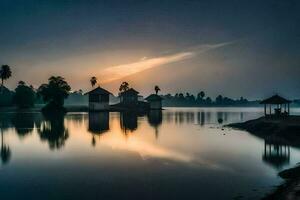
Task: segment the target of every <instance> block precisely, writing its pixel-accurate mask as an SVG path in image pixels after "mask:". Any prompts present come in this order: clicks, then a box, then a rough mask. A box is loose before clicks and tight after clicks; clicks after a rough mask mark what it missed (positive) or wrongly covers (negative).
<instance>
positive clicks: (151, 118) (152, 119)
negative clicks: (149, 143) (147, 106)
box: [148, 110, 162, 138]
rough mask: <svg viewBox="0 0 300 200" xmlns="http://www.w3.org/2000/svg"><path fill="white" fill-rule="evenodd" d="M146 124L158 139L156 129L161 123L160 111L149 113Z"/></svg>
mask: <svg viewBox="0 0 300 200" xmlns="http://www.w3.org/2000/svg"><path fill="white" fill-rule="evenodd" d="M148 122H149V124H150V126H152V127H154V128H155V137H156V138H158V135H159V130H158V127H159V126H160V125H161V123H162V111H161V110H151V111H149V113H148Z"/></svg>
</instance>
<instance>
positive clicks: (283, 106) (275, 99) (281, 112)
mask: <svg viewBox="0 0 300 200" xmlns="http://www.w3.org/2000/svg"><path fill="white" fill-rule="evenodd" d="M291 102H292V101H290V100H288V99H285V98H283V97H281V96H279V95H274V96H272V97H270V98H267V99H265V100H263V101H261V102H260V104H264V113H265V116H287V115H289V114H290V103H291ZM272 105H273V106H275V108H274V112H272ZM267 106H269V112H267Z"/></svg>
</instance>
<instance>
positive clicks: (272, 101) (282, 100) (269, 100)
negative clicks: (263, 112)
mask: <svg viewBox="0 0 300 200" xmlns="http://www.w3.org/2000/svg"><path fill="white" fill-rule="evenodd" d="M291 102H292V101H290V100H287V99H285V98H283V97H281V96H279V95H277V94H276V95H274V96H272V97H270V98H267V99H265V100H262V101H261V102H260V104H285V103H291Z"/></svg>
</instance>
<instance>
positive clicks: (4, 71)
mask: <svg viewBox="0 0 300 200" xmlns="http://www.w3.org/2000/svg"><path fill="white" fill-rule="evenodd" d="M10 77H11V70H10V66H8V65H2V66H1V69H0V78H1V88H3V83H4V80H7V79H9V78H10ZM1 91H2V90H1Z"/></svg>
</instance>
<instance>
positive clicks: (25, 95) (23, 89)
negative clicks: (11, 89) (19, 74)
mask: <svg viewBox="0 0 300 200" xmlns="http://www.w3.org/2000/svg"><path fill="white" fill-rule="evenodd" d="M34 100H35V92H34V91H33V89H32V88H31V87H30V86H27V85H26V83H25V82H24V81H19V84H18V87H17V88H16V89H15V96H14V101H15V103H16V105H17V106H18V107H19V108H29V107H33V105H34Z"/></svg>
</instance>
